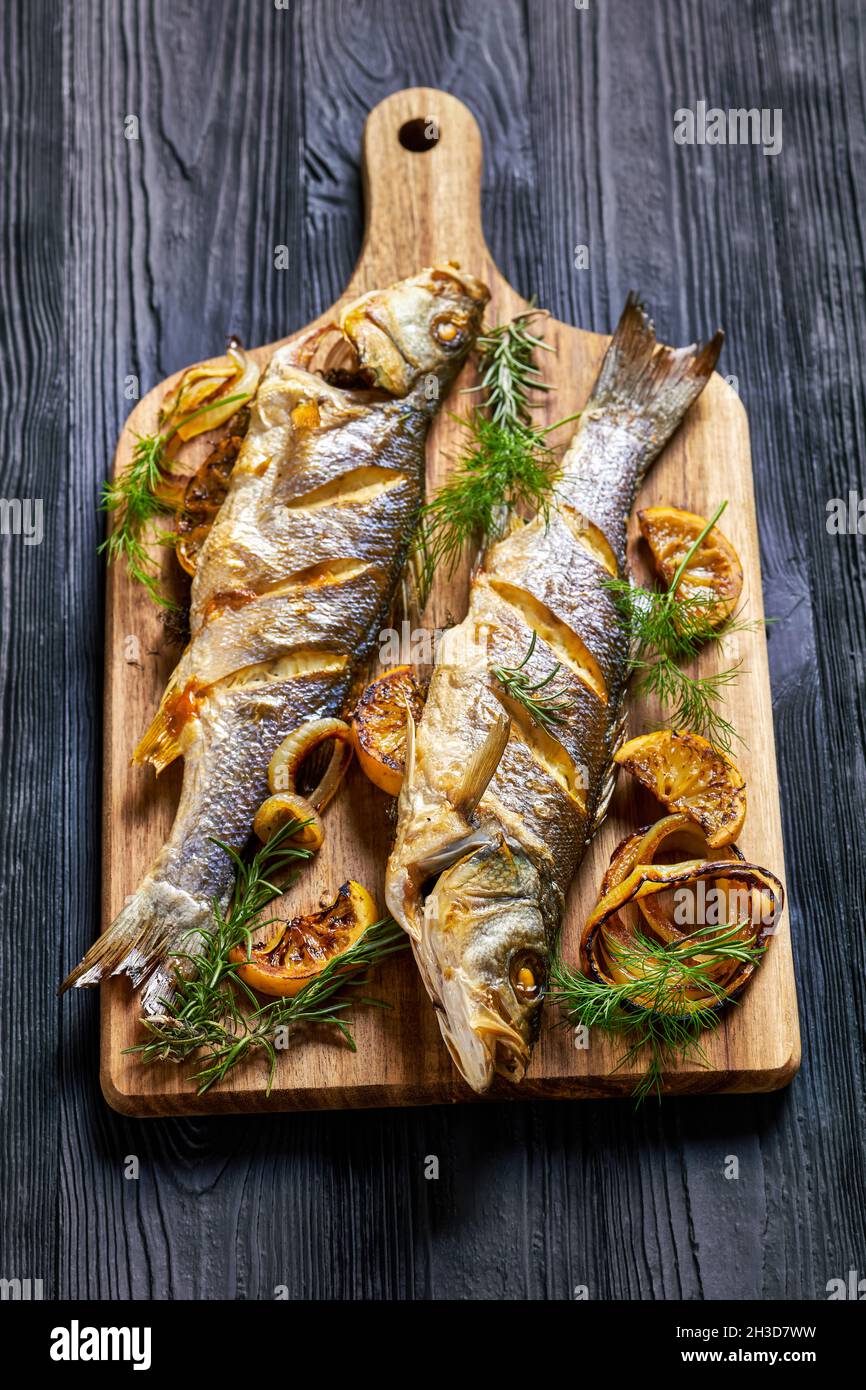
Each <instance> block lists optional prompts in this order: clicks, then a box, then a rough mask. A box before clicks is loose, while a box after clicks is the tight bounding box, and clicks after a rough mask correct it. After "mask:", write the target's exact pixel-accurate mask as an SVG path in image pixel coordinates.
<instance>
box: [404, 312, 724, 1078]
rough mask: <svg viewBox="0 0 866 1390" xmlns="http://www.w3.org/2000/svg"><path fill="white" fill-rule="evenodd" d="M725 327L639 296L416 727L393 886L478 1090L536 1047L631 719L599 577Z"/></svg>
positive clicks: (513, 1070)
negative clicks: (669, 333)
mask: <svg viewBox="0 0 866 1390" xmlns="http://www.w3.org/2000/svg"><path fill="white" fill-rule="evenodd" d="M721 343H722V335H721V333H717V334H716V336H715V337H714V338H713V339H712V340H711V341H710V342H709V343H707V344H706V345H705V346H703V347H697V346H692V347H687V348H681V349H679V350H676V351H675V350H674V349H672V348H668V347H663V346H660V345H659V344H657V342H656V338H655V335H654V332H653V328H652V324H651V323H650V321H649V320H648V318H647V316H646V314H645V313H644V311H643V309H642V307H641V305H640V304H639V303H638V302H637V300H636V299H635V298H634V297H633V296H630V297H629V299H628V301H627V303H626V307H625V310H624V312H623V315H622V318H621V319H620V322H619V326H618V328H617V330H616V334H615V336H614V338H613V340H612V342H611V344H610V347H609V348H608V351H607V354H606V356H605V358H604V362H603V364H602V368H601V372H600V374H599V377H598V380H597V382H596V385H595V389H594V391H593V394H592V397H591V399H590V401H589V402H588V404H587V405H586V407H585V409H584V411H583V413H582V415H581V418H580V424H579V426H578V429H577V431H576V433H575V435H574V437H573V439H572V441H571V444H570V446H569V448H568V450H567V452H566V454H565V457H564V460H563V464H562V471H561V476H560V478H559V480H558V483H557V486H556V490H555V495H554V497H553V500H552V503H551V507H550V515H549V520H548V521H547V522H545V520H544V519H543V518H542V517H541V516H537V517H535V519H534V520H531V521H529V522H528V523H527V524H523V523H521V522H519V521H518V522H516V523H515V524H514V525H513V526H512V529H511V530H510V532H509V534H508V535H506V536H505V538H504V539H502V540H500V541H499V542H498V543H497V544H495V545H493V546H491V548H490V549H489V550H488V552H487V553H486V555H485V557H484V560H483V563H482V565H481V568H480V570H479V571H478V572H477V573H476V575H475V577H474V579H473V582H472V586H471V592H470V603H469V612H468V615H467V617H466V619H465V621H464V622H463V623H461V624H460V625H459V626H457V627H454V628H451V629H450V630H449V631H448V632H447V633H446V634H445V636H444V637H443V639H442V641H441V642H440V644H439V648H438V651H437V659H436V667H435V671H434V674H433V678H432V681H431V684H430V689H429V694H428V697H427V702H426V705H425V708H424V713H423V717H422V718H421V721H420V724H419V725H418V727H417V730H415V729H413V728H411V727H410V731H409V740H408V748H407V766H406V775H405V778H404V782H403V787H402V791H401V794H400V800H399V806H398V827H397V836H396V843H395V846H394V850H393V853H392V855H391V858H390V862H389V865H388V876H387V885H386V895H387V900H388V905H389V907H390V909H391V912H392V913H393V914H394V917H395V918H396V919H397V920H398V921H399V922H400V923H401V924H402V926H403V927H404V928H405V929H406V931H407V932H408V934H409V936H410V938H411V942H412V947H413V950H414V954H415V958H416V960H417V962H418V966H419V968H420V971H421V975H422V977H423V979H424V983H425V985H426V987H427V990H428V993H429V994H430V997H431V999H432V1001H433V1005H434V1008H435V1009H436V1012H437V1016H438V1020H439V1025H440V1028H441V1030H442V1035H443V1037H444V1039H445V1042H446V1044H447V1046H448V1048H449V1051H450V1052H451V1056H452V1057H453V1059H454V1062H455V1063H456V1065H457V1067H458V1068H459V1070H460V1072H461V1073H462V1075H463V1076H464V1077H465V1079H466V1081H467V1082H468V1083H469V1085H470V1086H472V1087H473V1088H474V1089H475V1090H476V1091H479V1092H482V1091H485V1090H487V1089H488V1087H489V1086H490V1085H491V1082H492V1080H493V1078H494V1076H495V1075H496V1074H502V1075H504V1076H506V1077H507V1078H509V1079H510V1080H512V1081H519V1080H520V1079H521V1078H522V1076H523V1074H524V1072H525V1070H526V1067H527V1064H528V1062H529V1058H530V1053H531V1049H532V1046H533V1044H534V1042H535V1040H536V1037H537V1034H538V1029H539V1024H540V1011H541V1005H542V1000H543V996H544V990H545V986H546V982H547V978H548V974H549V967H550V959H551V953H552V951H553V949H554V945H555V942H556V938H557V934H558V931H559V926H560V922H561V918H562V911H563V905H564V901H565V894H566V891H567V889H568V886H569V883H570V881H571V879H572V876H573V875H574V872H575V870H576V869H577V866H578V864H579V863H580V861H581V859H582V858H583V855H584V852H585V850H586V846H587V844H588V841H589V839H590V837H591V835H592V833H593V831H594V830H595V828H596V827H597V825H598V823H599V821H600V819H601V817H602V816H603V814H604V811H605V809H606V806H607V802H608V800H609V798H610V794H611V791H612V786H613V781H612V755H613V753H614V752H615V750H616V747H617V745H618V743H619V741H620V739H621V736H622V727H623V700H624V695H625V688H626V683H627V679H628V633H627V631H626V628H625V624H624V619H623V617H622V616H621V614H620V612H619V611H618V609H617V608H616V606H615V604H614V602H613V599H612V597H611V594H610V591H609V589H608V588H606V587H605V582H606V581H607V580H609V579H611V578H613V577H615V576H620V575H623V574H624V573H625V572H626V527H627V522H628V518H629V514H630V512H631V510H632V507H633V505H634V500H635V495H636V492H637V488H638V486H639V484H640V482H641V479H642V478H643V476H644V474H645V473H646V471H647V469H648V468H649V466H650V464H651V463H652V462H653V460H654V459H655V458H656V457H657V455H658V454H659V452H660V451H661V449H662V448H663V447H664V445H665V443H666V442H667V440H668V439H669V438H670V437H671V435H672V434H673V432H674V430H675V429H676V428H677V426H678V425H679V423H680V421H681V420H682V418H683V416H684V415H685V413H686V411H687V410H688V408H689V406H690V405H691V404H692V402H693V401H694V400H695V399H696V397H697V396H698V395H699V394H700V392H701V391H702V390H703V388H704V386H705V385H706V383H707V381H708V380H709V378H710V376H711V374H712V371H713V368H714V366H715V363H716V359H717V357H718V354H719V350H720V348H721ZM533 634H535V637H534V639H533ZM530 648H531V654H530V655H529V656H528V658H527V653H528V652H530ZM525 658H527V659H526V662H525V665H524V666H523V674H524V675H525V676H526V679H527V681H528V682H529V684H533V683H535V682H540V681H543V680H544V679H545V678H546V677H547V676H548V675H549V674H550V673H551V672H552V671H553V670H554V669H555V667H556V666H557V664H559V672H558V674H557V676H556V679H555V683H554V684H555V689H556V695H557V704H558V705H559V707H560V712H561V713H562V712H563V708H565V709H566V710H567V713H565V714H564V718H562V721H561V722H559V721H557V722H551V721H544V720H542V721H541V722H537V721H536V720H535V719H534V718H533V717H532V715H531V714H530V712H529V710H528V709H527V707H526V705H525V704H524V703H522V702H521V701H519V700H517V699H515V698H513V691H512V692H511V693H509V689H508V686H507V682H506V683H505V684H504V683H503V682H502V680H501V679H500V678H497V676H496V674H495V669H496V668H499V669H500V671H501V670H502V669H503V668H511V669H512V670H513V669H514V668H517V667H518V666H519V665H520V664H521V662H523V661H524V659H525ZM542 688H543V687H542Z"/></svg>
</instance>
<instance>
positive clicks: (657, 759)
mask: <svg viewBox="0 0 866 1390" xmlns="http://www.w3.org/2000/svg"><path fill="white" fill-rule="evenodd" d="M615 759H616V762H618V763H619V765H620V767H624V768H626V769H627V771H629V772H630V773H631V774H632V776H633V777H636V778H637V780H638V781H639V782H640V784H641V786H643V787H646V788H647V790H648V791H651V792H652V793H653V794H654V795H655V796H657V797H658V799H659V801H660V802H661V803H662V805H663V806H666V807H667V808H668V810H669V811H671V812H674V813H676V812H681V813H682V814H683V815H685V816H688V818H689V820H691V821H694V823H695V824H696V825H699V826H700V828H701V830H702V831H703V832H704V835H705V836H706V840H707V845H708V846H709V848H710V849H719V848H721V846H722V845H730V844H732V843H733V841H734V840H736V838H737V836H738V835H739V833H740V831H741V830H742V828H743V821H744V820H745V819H746V784H745V782H744V781H743V778H742V776H741V775H740V772H739V769H738V768H737V767H736V766H735V764H734V763H733V762H732V761H731V759H730V758H728V757H726V756H725V754H724V753H721V752H720V751H719V749H718V748H715V747H714V746H713V744H712V743H708V742H707V740H706V739H705V738H701V736H700V734H693V733H692V732H691V731H690V730H682V731H681V732H673V731H671V730H669V729H661V730H659V732H658V733H654V734H643V735H642V736H641V737H640V738H633V739H630V740H629V742H628V743H625V744H623V746H622V748H620V750H619V752H618V753H617V754H616V755H615Z"/></svg>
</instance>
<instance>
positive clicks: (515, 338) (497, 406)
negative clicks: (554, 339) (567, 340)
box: [469, 308, 555, 430]
mask: <svg viewBox="0 0 866 1390" xmlns="http://www.w3.org/2000/svg"><path fill="white" fill-rule="evenodd" d="M546 317H547V314H546V311H545V310H543V309H534V308H533V309H527V310H526V311H525V312H524V313H522V314H518V315H517V316H516V317H515V318H513V319H511V320H510V321H509V322H508V323H503V324H499V325H498V327H496V328H488V329H487V330H486V332H484V333H483V334H481V336H480V337H479V338H478V339H476V343H475V346H476V349H477V351H478V354H479V359H480V361H479V367H480V371H481V380H480V381H479V383H478V385H477V386H472V387H470V388H469V392H470V393H471V392H476V391H483V392H484V397H485V402H486V405H487V408H488V410H489V411H490V419H491V420H492V421H493V423H494V424H495V425H502V426H503V427H504V428H505V429H510V430H519V429H521V428H524V427H526V426H527V425H529V424H531V421H532V416H531V414H530V412H531V411H532V410H533V408H535V405H537V404H538V403H537V402H535V403H533V402H531V401H530V399H529V395H530V392H532V391H542V392H545V391H550V390H552V389H553V388H552V387H551V386H550V385H549V384H548V383H547V382H546V381H545V380H544V377H543V375H542V372H541V368H540V367H539V366H538V365H537V363H536V362H535V353H536V352H554V351H555V349H554V348H552V347H551V346H550V344H549V343H546V342H545V341H544V339H543V338H541V337H540V336H539V335H538V334H537V333H531V332H530V331H529V325H530V324H531V323H532V321H533V320H534V319H537V318H546Z"/></svg>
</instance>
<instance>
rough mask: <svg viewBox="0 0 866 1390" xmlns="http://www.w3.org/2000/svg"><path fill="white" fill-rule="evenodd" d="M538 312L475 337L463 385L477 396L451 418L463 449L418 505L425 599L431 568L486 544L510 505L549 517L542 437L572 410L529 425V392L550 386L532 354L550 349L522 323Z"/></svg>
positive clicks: (553, 468) (550, 472)
mask: <svg viewBox="0 0 866 1390" xmlns="http://www.w3.org/2000/svg"><path fill="white" fill-rule="evenodd" d="M540 314H541V311H540V310H538V309H529V310H527V311H526V312H524V313H522V314H518V315H517V316H516V317H515V318H513V319H511V320H510V322H508V323H505V324H500V325H499V326H497V327H495V328H489V329H487V330H486V331H485V332H484V334H483V335H482V336H481V337H479V338H478V340H477V348H478V351H479V353H480V360H479V368H480V372H481V380H480V382H479V384H478V386H475V387H471V388H470V390H471V391H475V392H481V393H482V394H483V397H484V399H483V402H482V403H481V404H480V405H477V406H476V407H475V408H474V409H473V410H472V412H471V413H470V414H469V415H468V416H453V417H452V418H453V419H456V420H457V422H458V423H459V424H460V425H461V426H462V427H463V429H464V430H465V431H466V433H467V436H468V438H467V442H466V450H465V452H464V453H461V455H460V456H459V457H458V458H457V459H456V460H454V468H453V470H452V473H451V475H450V477H449V478H448V481H447V482H446V483H445V485H444V487H442V488H441V489H440V490H439V492H438V493H437V494H436V496H435V497H433V498H431V499H430V501H429V502H427V503H426V504H425V505H424V507H422V509H421V516H420V522H419V527H418V532H417V552H418V560H419V565H418V568H419V569H420V573H421V584H420V587H421V590H422V595H423V598H424V600H426V596H427V594H428V593H429V590H430V586H431V584H432V582H433V577H434V575H435V573H436V571H437V570H438V569H440V568H444V570H445V572H446V573H448V574H453V572H454V570H455V569H456V567H457V565H458V563H459V561H460V558H461V556H462V555H463V553H464V551H465V550H466V548H467V547H468V546H470V545H472V544H475V545H478V546H485V545H488V544H489V543H490V541H492V540H495V539H496V538H497V537H498V536H499V535H501V534H502V531H503V529H504V526H505V523H506V521H507V519H508V516H509V514H510V513H511V512H513V511H515V510H526V511H527V512H530V513H540V514H541V515H543V517H544V519H545V522H546V521H547V519H548V516H549V512H550V498H551V494H552V493H553V490H554V488H555V485H556V479H557V476H558V472H559V464H558V459H557V456H556V453H555V451H554V450H553V449H552V448H551V447H550V445H549V444H548V443H547V436H548V435H549V434H551V433H552V431H553V430H555V429H558V428H559V426H560V425H564V424H567V423H568V422H569V421H571V420H576V419H577V418H578V417H577V415H570V416H568V417H567V418H566V419H564V420H558V421H557V422H556V423H555V424H553V425H548V426H546V427H544V428H539V427H536V426H535V425H533V424H532V415H531V412H532V410H533V409H535V408H536V406H537V405H538V404H540V402H536V401H533V400H532V399H531V397H532V395H533V394H534V393H535V392H539V391H540V392H545V391H549V390H551V389H552V388H551V387H550V386H549V384H548V383H546V382H545V381H544V379H543V377H542V373H541V370H540V368H539V367H538V366H537V365H536V363H535V360H534V354H535V352H536V351H537V350H539V349H543V350H544V351H545V352H553V351H554V349H553V348H552V347H551V346H550V345H549V344H548V343H545V342H544V341H543V339H542V338H541V337H540V336H539V335H538V334H536V333H533V332H531V331H530V329H529V327H528V325H529V324H530V323H531V322H532V321H533V320H534V319H535V318H537V317H539V316H540Z"/></svg>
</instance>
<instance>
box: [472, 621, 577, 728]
mask: <svg viewBox="0 0 866 1390" xmlns="http://www.w3.org/2000/svg"><path fill="white" fill-rule="evenodd" d="M537 641H538V633H537V632H535V631H533V634H532V640H531V641H530V643H529V647H528V650H527V652H526V655H525V656H524V658H523V660H522V661H521V663H520V665H519V666H493V667H491V674H492V675H493V676H495V678H496V679H497V680H498V681H499V684H500V685H501V686H502V687H503V689H504V690H505V691H506V692H507V694H509V695H510V696H511V698H512V699H513V700H516V701H517V702H518V703H519V704H521V705H523V708H524V709H525V710H527V711H528V713H529V714H531V715H532V718H533V719H534V720H535V722H536V724H540V725H541V727H542V728H543V729H550V728H552V727H553V725H554V724H564V723H565V718H566V715H567V713H568V711H569V710H570V709H572V707H573V704H574V701H573V700H572V698H571V696H570V695H569V694H568V691H567V690H565V689H564V688H562V687H560V689H558V690H556V689H554V690H549V689H548V688H547V687H548V686H549V685H550V682H551V681H552V680H554V679H555V677H556V676H557V675H558V674H559V672H560V670H561V669H562V667H561V663H560V662H557V663H556V665H555V666H554V667H553V668H552V669H551V670H550V671H548V673H547V675H546V676H542V678H541V680H538V681H535V682H530V679H529V676H528V675H527V674H526V671H525V669H524V668H525V666H526V663H527V662H528V661H530V660H531V658H532V653H533V652H534V651H535V644H536V642H537ZM541 691H544V694H541V693H540V692H541Z"/></svg>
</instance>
